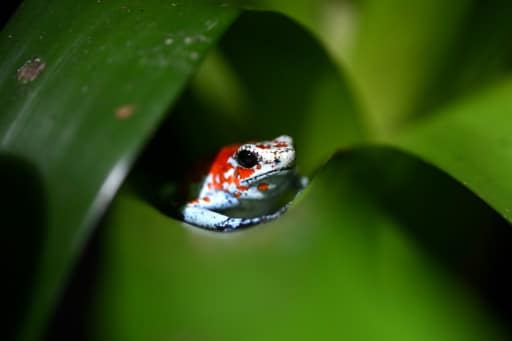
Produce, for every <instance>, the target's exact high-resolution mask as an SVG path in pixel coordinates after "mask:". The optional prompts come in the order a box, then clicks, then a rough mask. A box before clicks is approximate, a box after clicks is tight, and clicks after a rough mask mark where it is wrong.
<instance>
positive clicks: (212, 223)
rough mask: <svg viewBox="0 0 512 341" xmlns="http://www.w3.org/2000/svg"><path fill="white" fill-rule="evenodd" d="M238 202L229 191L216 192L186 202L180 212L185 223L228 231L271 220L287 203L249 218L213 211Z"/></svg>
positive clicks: (281, 212)
mask: <svg viewBox="0 0 512 341" xmlns="http://www.w3.org/2000/svg"><path fill="white" fill-rule="evenodd" d="M205 199H206V200H205ZM239 204H240V202H239V200H238V199H237V198H235V197H234V196H232V195H230V194H229V193H226V192H218V193H215V194H210V195H208V196H204V197H202V198H200V199H198V200H194V201H193V202H190V203H188V204H187V205H186V206H185V207H183V209H182V211H181V213H182V216H183V220H184V221H185V222H186V223H189V224H192V225H196V226H200V227H204V228H207V229H210V230H217V231H230V230H235V229H238V228H241V227H246V226H251V225H255V224H259V223H262V222H266V221H270V220H273V219H275V218H277V217H279V216H280V215H281V214H283V213H284V212H285V211H286V209H287V208H288V205H285V206H284V207H282V208H281V209H279V210H278V211H276V212H274V213H271V214H267V215H263V216H258V217H249V218H239V217H229V216H227V215H224V214H222V213H219V212H215V211H214V210H216V209H217V210H223V209H228V208H233V207H236V206H238V205H239Z"/></svg>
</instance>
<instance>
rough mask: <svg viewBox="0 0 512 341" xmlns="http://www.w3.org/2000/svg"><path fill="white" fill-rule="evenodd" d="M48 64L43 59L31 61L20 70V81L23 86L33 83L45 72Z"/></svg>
mask: <svg viewBox="0 0 512 341" xmlns="http://www.w3.org/2000/svg"><path fill="white" fill-rule="evenodd" d="M45 67H46V63H45V62H43V61H42V60H41V58H39V57H37V58H32V59H29V60H27V61H26V62H25V64H23V66H21V67H20V68H19V69H18V81H19V82H20V83H22V84H26V83H29V82H32V81H34V80H36V79H37V77H39V74H40V73H41V72H43V70H44V68H45Z"/></svg>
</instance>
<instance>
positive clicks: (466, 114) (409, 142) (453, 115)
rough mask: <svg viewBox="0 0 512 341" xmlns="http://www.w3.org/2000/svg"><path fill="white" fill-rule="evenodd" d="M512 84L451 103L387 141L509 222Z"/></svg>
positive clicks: (511, 213)
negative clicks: (442, 173)
mask: <svg viewBox="0 0 512 341" xmlns="http://www.w3.org/2000/svg"><path fill="white" fill-rule="evenodd" d="M511 94H512V81H510V80H509V81H507V82H502V83H501V84H499V85H497V86H493V87H492V88H490V89H487V91H486V92H485V93H483V94H479V95H478V96H475V97H474V98H469V99H466V100H464V101H461V102H460V103H458V104H454V105H452V106H451V107H449V108H446V109H445V110H442V111H441V112H439V114H437V115H435V116H433V117H430V118H426V119H425V120H423V121H421V122H418V123H417V124H415V125H411V126H410V127H409V129H408V130H407V131H404V132H403V133H402V134H399V135H397V136H396V137H394V138H392V139H390V140H389V141H388V142H390V143H391V144H393V145H395V146H397V147H399V148H402V149H405V150H407V151H409V152H411V153H413V154H415V155H417V156H418V157H420V158H422V159H424V160H426V161H428V162H430V163H432V164H434V165H436V166H437V167H439V168H440V169H442V170H443V171H445V172H447V173H449V174H450V175H452V176H453V177H454V178H455V179H457V180H459V181H460V182H461V183H463V184H464V185H465V186H467V187H468V188H470V189H471V190H473V191H474V192H475V193H476V194H477V195H479V196H480V197H481V198H483V199H484V200H485V201H486V202H487V203H488V204H489V205H491V206H492V207H494V208H495V209H496V210H497V211H498V212H499V213H500V214H502V215H503V216H504V217H505V218H506V219H507V220H508V221H512V205H511V203H512V181H511V180H510V174H512V135H511V134H510V132H511V131H512V100H511Z"/></svg>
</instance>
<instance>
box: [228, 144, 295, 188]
mask: <svg viewBox="0 0 512 341" xmlns="http://www.w3.org/2000/svg"><path fill="white" fill-rule="evenodd" d="M230 161H231V164H232V166H233V168H234V169H235V174H234V175H235V178H237V180H239V183H240V185H242V186H247V187H251V186H254V185H257V184H258V185H260V190H265V188H266V184H267V183H268V181H267V180H269V179H271V180H274V181H270V185H271V186H270V187H275V186H276V185H278V183H279V179H280V178H283V177H285V176H286V175H287V174H289V173H291V172H293V170H294V167H295V149H294V147H293V140H292V138H291V137H289V136H286V135H282V136H279V137H277V138H276V139H274V140H272V141H262V142H256V143H246V144H243V145H241V146H239V147H238V149H237V150H236V151H235V153H234V154H233V156H232V158H231V160H230ZM270 189H271V188H270Z"/></svg>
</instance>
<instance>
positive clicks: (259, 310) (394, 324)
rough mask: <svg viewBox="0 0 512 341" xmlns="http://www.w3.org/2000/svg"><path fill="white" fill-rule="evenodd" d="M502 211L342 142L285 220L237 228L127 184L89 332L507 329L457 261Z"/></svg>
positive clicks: (430, 336) (129, 335) (377, 334)
mask: <svg viewBox="0 0 512 341" xmlns="http://www.w3.org/2000/svg"><path fill="white" fill-rule="evenodd" d="M389 165H392V167H389ZM390 168H391V169H390ZM425 179H427V181H425ZM433 184H434V185H433ZM411 185H414V186H411ZM390 189H392V191H390ZM454 202H456V203H457V204H458V205H460V206H459V207H464V208H465V209H466V210H467V211H466V212H467V214H465V215H459V216H454V215H453V214H452V207H451V206H450V203H454ZM494 222H495V215H494V212H493V211H492V210H491V209H489V208H488V207H486V206H485V205H483V204H482V202H481V201H480V200H478V199H477V198H476V197H475V196H473V195H472V194H471V193H469V192H468V191H467V190H465V189H464V188H463V187H462V186H460V185H458V184H457V183H455V182H454V181H452V180H451V179H450V178H448V177H447V176H446V175H444V174H443V173H441V172H439V171H436V170H434V169H433V168H431V167H428V166H426V165H425V164H423V163H419V162H418V161H414V160H412V159H410V158H408V157H405V156H403V155H400V154H399V153H396V152H391V151H386V150H375V151H370V152H365V151H358V152H356V153H353V154H345V155H341V156H340V157H338V158H336V159H334V160H332V161H330V162H329V164H328V165H327V167H326V168H325V169H323V170H322V171H321V172H320V174H319V175H318V176H316V177H315V179H314V181H313V183H312V184H311V186H310V187H309V188H308V189H307V190H306V192H305V193H303V194H302V196H301V198H300V200H299V202H298V203H297V204H296V205H294V207H292V209H291V210H290V211H289V212H288V213H287V214H285V216H283V217H282V218H280V219H279V220H278V221H274V222H271V223H268V224H265V225H261V226H258V227H256V228H253V229H249V230H244V231H240V232H235V233H230V234H219V233H212V232H208V231H204V230H200V229H197V228H194V227H190V226H187V225H184V224H182V223H179V222H177V221H174V220H172V219H169V218H168V217H166V216H163V215H161V213H159V212H158V211H156V210H155V209H154V208H152V207H150V206H148V204H147V203H145V202H143V201H141V200H140V199H138V198H137V197H135V196H133V194H131V193H129V192H123V193H122V194H121V195H120V196H119V198H118V200H117V201H116V203H115V206H114V207H113V209H112V211H111V215H109V219H108V220H107V224H106V226H105V228H104V231H105V234H104V235H103V236H102V237H103V238H102V241H103V242H102V244H101V245H102V249H101V254H102V255H103V258H102V261H101V270H100V277H99V278H100V280H99V282H98V283H97V284H96V286H95V287H96V288H97V290H98V291H95V293H94V295H93V297H96V300H95V302H94V303H93V311H94V315H93V317H92V318H91V326H92V328H91V330H93V331H94V332H93V335H92V338H94V339H98V340H114V339H122V340H141V339H159V338H169V339H176V338H182V337H186V338H198V339H213V340H225V339H244V340H261V339H271V340H272V339H276V340H282V339H312V338H320V339H352V340H388V339H389V340H396V339H407V340H482V339H485V340H494V339H500V337H502V335H501V332H500V328H498V327H497V326H496V325H495V324H494V322H492V321H491V320H490V319H489V317H487V316H486V315H485V314H484V313H483V311H484V310H483V309H482V305H481V303H480V302H479V301H478V299H477V298H476V296H474V295H473V294H472V291H471V290H468V287H467V286H466V284H463V282H462V281H460V278H459V276H457V275H456V274H457V273H458V272H459V271H460V270H461V269H463V268H464V267H466V266H467V264H468V261H471V259H473V257H475V256H477V257H479V256H478V255H481V254H480V252H481V247H482V240H485V239H484V238H482V236H488V235H490V234H492V233H494V232H495V231H496V230H499V229H502V228H503V225H499V226H498V227H496V226H494V227H493V223H494ZM482 226H486V227H487V228H486V229H482ZM491 243H492V241H491ZM495 251H496V250H495V249H493V248H491V249H490V252H495ZM471 264H473V271H474V273H478V272H479V271H485V265H484V266H481V265H480V266H479V265H478V264H477V263H471ZM89 309H90V308H89Z"/></svg>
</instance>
